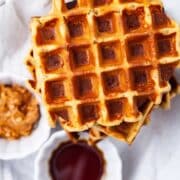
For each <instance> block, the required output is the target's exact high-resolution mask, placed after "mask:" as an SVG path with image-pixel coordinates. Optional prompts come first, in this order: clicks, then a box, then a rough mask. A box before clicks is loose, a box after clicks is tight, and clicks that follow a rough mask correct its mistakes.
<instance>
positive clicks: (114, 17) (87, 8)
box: [31, 0, 179, 133]
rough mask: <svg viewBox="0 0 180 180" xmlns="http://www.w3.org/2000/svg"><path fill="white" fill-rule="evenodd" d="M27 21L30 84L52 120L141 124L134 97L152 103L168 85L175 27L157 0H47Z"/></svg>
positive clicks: (67, 124) (79, 124)
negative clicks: (45, 10)
mask: <svg viewBox="0 0 180 180" xmlns="http://www.w3.org/2000/svg"><path fill="white" fill-rule="evenodd" d="M31 29H32V37H33V52H34V57H35V61H34V64H35V69H36V78H37V81H36V83H37V84H36V86H37V89H38V91H40V92H41V94H42V97H43V99H44V104H45V106H46V108H47V111H48V115H49V120H50V123H51V125H52V126H55V124H56V122H57V120H58V121H60V123H61V125H62V126H63V128H64V129H65V130H67V131H70V132H73V131H84V130H87V129H89V128H92V127H93V126H94V125H96V127H98V126H100V127H105V128H106V127H107V129H108V128H111V127H115V126H119V125H120V124H122V125H123V123H125V124H126V123H134V124H138V125H139V126H141V124H143V123H142V122H143V121H144V120H145V119H146V118H145V116H144V112H143V111H142V110H141V109H139V108H138V103H139V101H141V99H142V98H143V99H147V100H148V101H150V102H151V103H152V104H153V105H159V104H161V102H162V97H163V95H164V94H167V93H168V92H169V91H170V90H171V85H170V83H169V82H168V81H169V79H170V77H171V76H172V73H173V71H174V69H175V68H176V66H177V65H178V62H179V45H178V42H179V27H178V25H177V23H175V22H174V21H172V20H171V19H169V18H168V17H167V16H166V14H165V12H164V10H163V7H162V5H161V3H160V2H159V1H140V0H139V1H130V0H129V1H124V0H121V1H117V0H114V1H113V0H112V1H110V0H108V1H105V0H99V1H96V3H95V1H91V2H89V1H82V0H79V1H76V2H75V3H72V4H71V5H69V6H68V7H67V6H66V5H65V3H64V1H56V0H55V1H54V2H53V8H52V12H51V14H50V15H48V16H46V17H40V18H39V17H38V18H37V17H35V18H33V19H32V23H31ZM143 110H144V109H143ZM145 114H146V113H145ZM135 126H136V125H135ZM108 133H109V132H108Z"/></svg>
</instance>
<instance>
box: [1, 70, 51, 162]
mask: <svg viewBox="0 0 180 180" xmlns="http://www.w3.org/2000/svg"><path fill="white" fill-rule="evenodd" d="M0 83H4V84H13V83H17V84H19V85H21V86H24V87H25V88H27V89H28V90H29V91H30V92H31V93H33V92H32V91H31V90H30V89H29V88H28V87H27V86H26V79H25V78H22V77H18V76H14V75H9V74H5V73H0ZM33 94H34V93H33ZM34 96H35V97H36V98H37V100H38V102H39V105H40V113H41V117H40V120H39V122H38V124H37V125H36V128H35V129H34V130H33V132H32V134H31V135H30V136H27V137H22V138H20V139H18V140H6V139H3V138H0V159H3V160H10V159H20V158H24V157H25V156H27V155H29V154H31V153H33V152H35V151H37V150H38V149H39V148H40V147H41V145H42V144H43V143H44V142H45V141H46V140H47V139H48V137H49V135H50V127H49V125H48V121H47V119H46V113H45V111H44V109H43V108H42V102H41V98H40V97H39V96H38V95H36V94H34Z"/></svg>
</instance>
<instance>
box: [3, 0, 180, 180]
mask: <svg viewBox="0 0 180 180" xmlns="http://www.w3.org/2000/svg"><path fill="white" fill-rule="evenodd" d="M2 1H3V0H0V5H1V4H3V3H2ZM164 3H165V7H166V9H167V11H168V13H169V14H170V15H171V16H172V17H174V18H176V20H178V21H179V22H180V1H179V0H171V1H169V0H164ZM50 5H51V3H50V0H49V1H48V0H31V1H30V0H6V2H5V4H4V5H3V6H0V71H5V72H9V73H13V74H17V75H22V76H25V77H28V72H27V70H26V68H25V66H24V65H23V60H24V57H25V55H26V54H27V52H28V49H29V48H30V47H31V41H30V31H29V21H30V18H31V17H32V16H39V15H44V14H47V13H48V11H49V9H50ZM179 76H180V74H179ZM179 139H180V97H177V98H176V99H174V100H173V102H172V110H171V111H164V110H159V109H158V110H155V112H154V113H153V116H152V122H151V123H150V125H149V126H147V127H145V128H143V130H142V131H141V133H140V134H139V135H138V137H137V139H136V140H135V142H134V144H133V145H132V146H130V147H129V146H127V145H125V144H122V143H120V142H118V141H115V140H112V141H113V142H114V143H115V144H116V146H117V147H118V149H119V154H120V156H121V158H122V159H123V172H122V173H123V180H179V179H180V173H179V167H180V143H179ZM34 157H35V154H34V155H31V156H29V157H27V158H25V159H23V160H19V161H16V160H14V161H6V162H5V161H0V180H25V179H26V180H33V172H34V169H33V168H34V167H33V163H34Z"/></svg>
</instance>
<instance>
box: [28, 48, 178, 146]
mask: <svg viewBox="0 0 180 180" xmlns="http://www.w3.org/2000/svg"><path fill="white" fill-rule="evenodd" d="M34 62H35V60H34V57H33V52H32V50H31V51H30V53H29V54H28V56H27V58H26V65H27V67H28V69H29V71H30V72H31V75H32V77H33V80H29V85H30V87H31V88H32V89H34V90H36V91H37V87H36V86H34V85H36V84H37V83H36V81H37V80H36V71H35V70H36V69H35V64H34ZM169 83H170V85H171V87H172V88H171V91H170V92H169V93H166V94H164V95H163V97H162V102H161V104H160V106H161V107H162V108H164V109H167V108H170V100H171V98H173V97H174V96H175V95H176V94H178V93H180V87H179V83H178V82H177V80H176V78H175V77H171V78H170V80H169ZM138 108H139V109H141V111H142V112H144V116H143V118H142V120H141V121H138V122H134V123H127V122H123V123H121V124H120V125H118V126H113V127H104V126H100V125H98V126H93V127H92V128H91V129H90V130H89V141H90V143H95V142H97V141H99V140H101V139H103V138H104V137H106V136H111V137H114V138H117V139H118V140H121V141H123V142H126V143H128V144H131V143H132V142H133V140H134V139H135V137H136V136H137V134H138V132H139V131H140V129H141V128H142V126H143V125H146V124H148V123H149V121H150V117H149V116H150V112H151V110H152V109H153V103H152V102H151V101H147V100H146V99H145V98H141V100H139V103H138ZM68 134H69V137H70V139H71V140H74V141H75V142H76V141H77V140H78V138H79V137H80V136H79V135H78V134H77V133H68Z"/></svg>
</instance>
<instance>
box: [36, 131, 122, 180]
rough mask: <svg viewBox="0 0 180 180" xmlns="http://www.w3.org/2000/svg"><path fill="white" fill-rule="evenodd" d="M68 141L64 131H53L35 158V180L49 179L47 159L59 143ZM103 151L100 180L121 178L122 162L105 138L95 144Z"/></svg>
mask: <svg viewBox="0 0 180 180" xmlns="http://www.w3.org/2000/svg"><path fill="white" fill-rule="evenodd" d="M66 141H68V137H67V135H66V133H65V132H64V131H61V132H56V133H54V134H53V135H52V136H51V138H50V139H49V140H48V141H47V142H46V143H45V144H44V145H43V147H42V148H41V150H40V151H39V152H38V155H37V158H36V160H35V180H40V179H43V180H51V177H50V175H49V159H50V158H51V155H52V152H53V151H54V150H55V149H57V148H58V146H59V144H61V143H63V142H66ZM97 147H98V148H99V149H100V150H101V151H102V152H103V154H104V158H105V162H106V167H105V174H104V175H103V178H102V180H122V174H121V169H122V164H121V160H120V158H119V156H118V152H117V150H116V148H115V146H114V145H113V144H112V143H111V142H110V141H108V140H107V139H106V140H104V141H101V142H99V143H98V144H97Z"/></svg>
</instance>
